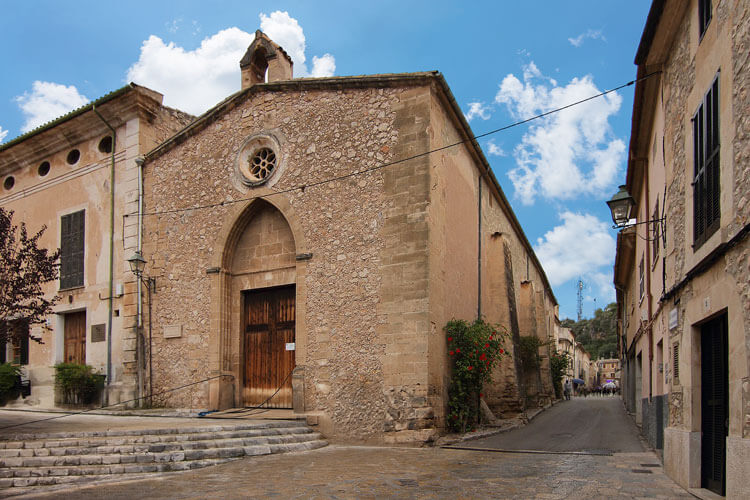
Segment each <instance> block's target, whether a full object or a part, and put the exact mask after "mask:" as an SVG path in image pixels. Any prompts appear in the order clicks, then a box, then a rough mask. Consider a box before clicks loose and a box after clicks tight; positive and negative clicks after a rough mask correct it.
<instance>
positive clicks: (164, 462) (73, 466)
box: [0, 421, 328, 496]
mask: <svg viewBox="0 0 750 500" xmlns="http://www.w3.org/2000/svg"><path fill="white" fill-rule="evenodd" d="M327 444H328V443H327V442H326V441H324V440H323V438H322V436H321V435H320V434H319V433H317V432H314V431H313V430H311V429H310V428H309V427H307V426H306V425H304V424H302V423H300V422H296V421H272V422H256V423H249V424H236V425H210V426H191V427H182V428H179V427H178V428H168V429H137V430H119V431H99V432H73V433H70V432H67V433H47V434H22V435H15V436H11V437H7V438H5V439H3V440H0V490H2V489H4V488H10V487H12V488H13V490H12V492H13V493H12V494H20V493H23V492H24V491H26V490H29V491H37V490H38V488H39V487H43V486H44V487H47V486H49V487H53V486H55V485H57V486H58V487H65V485H66V484H71V485H76V484H79V483H86V482H92V481H106V480H109V479H118V478H122V476H123V475H127V477H128V478H132V477H139V475H143V476H145V477H147V476H148V475H149V474H153V473H160V472H174V471H185V470H190V469H195V468H200V467H208V466H210V465H215V464H219V463H223V462H226V461H229V460H235V459H238V458H241V457H245V456H256V455H269V454H273V453H285V452H293V451H306V450H312V449H316V448H320V447H323V446H326V445H327ZM0 496H2V495H0Z"/></svg>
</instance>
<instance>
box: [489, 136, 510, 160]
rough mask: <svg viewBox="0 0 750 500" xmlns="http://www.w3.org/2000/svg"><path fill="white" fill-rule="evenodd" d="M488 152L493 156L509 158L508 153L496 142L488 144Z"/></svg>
mask: <svg viewBox="0 0 750 500" xmlns="http://www.w3.org/2000/svg"><path fill="white" fill-rule="evenodd" d="M487 152H488V153H489V154H490V155H492V156H508V153H506V152H505V150H503V148H501V147H500V146H498V145H497V144H495V141H493V140H491V141H489V142H488V143H487Z"/></svg>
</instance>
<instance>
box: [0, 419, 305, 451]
mask: <svg viewBox="0 0 750 500" xmlns="http://www.w3.org/2000/svg"><path fill="white" fill-rule="evenodd" d="M289 428H299V429H308V427H307V426H306V425H305V424H303V423H300V422H297V421H283V420H279V421H271V422H262V423H254V424H237V425H211V426H194V427H170V428H163V429H160V428H156V429H119V430H109V431H89V432H85V431H83V432H51V433H39V434H15V435H10V436H5V437H0V449H5V448H13V447H18V443H21V444H23V443H24V442H36V441H40V440H50V441H52V440H66V439H84V438H90V439H102V438H127V437H137V436H164V435H167V436H168V435H174V434H208V433H215V432H225V431H250V430H261V431H263V430H271V429H277V430H282V429H289Z"/></svg>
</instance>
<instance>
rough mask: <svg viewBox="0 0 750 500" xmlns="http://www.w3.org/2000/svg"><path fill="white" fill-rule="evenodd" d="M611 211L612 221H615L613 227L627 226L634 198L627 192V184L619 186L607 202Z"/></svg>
mask: <svg viewBox="0 0 750 500" xmlns="http://www.w3.org/2000/svg"><path fill="white" fill-rule="evenodd" d="M607 205H609V209H610V211H611V212H612V222H614V223H615V225H614V226H613V228H614V229H618V228H624V227H627V225H628V221H629V220H630V212H632V211H633V207H634V206H635V200H634V199H633V197H632V196H630V193H628V189H627V186H624V185H623V186H620V190H619V191H618V192H617V193H616V194H615V195H614V196H613V197H612V199H611V200H609V201H608V202H607Z"/></svg>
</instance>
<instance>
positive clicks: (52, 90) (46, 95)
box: [0, 80, 89, 140]
mask: <svg viewBox="0 0 750 500" xmlns="http://www.w3.org/2000/svg"><path fill="white" fill-rule="evenodd" d="M15 101H16V103H18V106H19V107H20V108H21V112H22V113H23V115H24V118H25V121H24V124H23V125H22V126H21V132H24V133H25V132H29V131H30V130H33V129H35V128H37V127H38V126H40V125H44V124H45V123H47V122H49V121H52V120H54V119H55V118H58V117H60V116H62V115H64V114H66V113H69V112H70V111H73V110H74V109H76V108H79V107H81V106H83V105H85V104H87V103H88V102H89V100H88V98H87V97H86V96H85V95H82V94H80V93H79V92H78V89H77V88H76V87H75V86H73V85H67V86H66V85H62V84H59V83H54V82H42V81H39V80H37V81H35V82H34V83H33V84H32V85H31V92H24V93H23V95H20V96H17V97H16V98H15ZM5 134H7V131H5ZM2 137H4V135H0V140H1V139H2Z"/></svg>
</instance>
